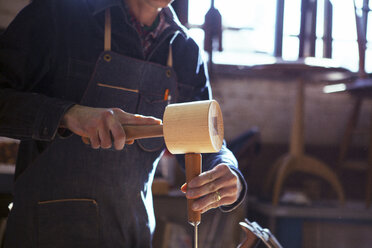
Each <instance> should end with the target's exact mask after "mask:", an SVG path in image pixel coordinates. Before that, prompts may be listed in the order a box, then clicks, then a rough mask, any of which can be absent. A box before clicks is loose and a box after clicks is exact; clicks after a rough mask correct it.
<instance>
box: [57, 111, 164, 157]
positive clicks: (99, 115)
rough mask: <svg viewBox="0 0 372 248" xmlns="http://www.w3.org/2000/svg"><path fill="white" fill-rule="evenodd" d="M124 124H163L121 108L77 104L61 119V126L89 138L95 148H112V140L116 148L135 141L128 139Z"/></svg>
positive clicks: (118, 148) (157, 120)
mask: <svg viewBox="0 0 372 248" xmlns="http://www.w3.org/2000/svg"><path fill="white" fill-rule="evenodd" d="M122 124H132V125H133V124H138V125H157V124H161V120H159V119H156V118H154V117H146V116H142V115H134V114H130V113H126V112H124V111H123V110H121V109H119V108H91V107H86V106H81V105H75V106H73V107H71V108H70V109H69V110H68V111H67V112H66V114H65V115H64V117H63V119H62V121H61V127H64V128H68V129H69V130H71V131H72V132H73V133H75V134H77V135H80V136H81V137H83V138H88V139H89V141H90V144H91V146H92V148H94V149H98V148H100V147H102V148H105V149H107V148H110V147H111V146H112V141H113V143H114V147H115V149H116V150H121V149H123V148H124V145H125V144H126V143H127V144H131V143H133V140H126V137H125V132H124V129H123V128H122Z"/></svg>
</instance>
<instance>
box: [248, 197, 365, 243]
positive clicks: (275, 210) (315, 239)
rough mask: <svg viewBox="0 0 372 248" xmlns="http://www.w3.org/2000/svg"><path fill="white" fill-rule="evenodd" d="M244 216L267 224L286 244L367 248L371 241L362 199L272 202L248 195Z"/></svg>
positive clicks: (261, 223) (264, 224) (263, 224)
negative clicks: (307, 204) (302, 202)
mask: <svg viewBox="0 0 372 248" xmlns="http://www.w3.org/2000/svg"><path fill="white" fill-rule="evenodd" d="M248 218H249V219H250V220H251V221H256V222H258V223H260V225H261V226H265V227H268V228H269V229H270V230H271V232H272V233H273V234H274V235H275V236H276V238H277V239H278V240H279V242H280V243H281V244H282V246H283V247H286V248H324V247H338V248H343V247H345V248H346V247H358V248H367V247H371V244H372V235H371V234H372V209H366V208H365V205H364V202H349V201H347V202H345V205H344V206H341V205H340V204H339V203H338V202H337V201H328V202H327V201H321V202H319V203H313V204H312V205H310V206H305V205H302V206H301V205H278V206H274V205H272V204H271V202H262V201H258V200H257V199H254V198H250V199H249V200H248Z"/></svg>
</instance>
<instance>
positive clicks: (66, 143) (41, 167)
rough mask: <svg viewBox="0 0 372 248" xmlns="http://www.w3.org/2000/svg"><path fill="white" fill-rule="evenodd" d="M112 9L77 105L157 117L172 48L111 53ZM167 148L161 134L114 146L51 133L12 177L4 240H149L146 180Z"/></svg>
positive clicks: (57, 243)
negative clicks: (153, 53) (150, 55)
mask: <svg viewBox="0 0 372 248" xmlns="http://www.w3.org/2000/svg"><path fill="white" fill-rule="evenodd" d="M109 13H110V12H109V10H108V11H106V24H105V51H104V52H102V53H101V55H100V56H99V58H98V60H97V63H96V66H95V70H94V73H93V75H92V78H91V80H90V82H89V84H88V87H87V89H86V91H85V93H84V95H83V98H82V99H81V102H80V104H81V105H85V106H91V107H100V108H113V107H117V108H121V109H123V110H124V111H126V112H129V113H138V114H143V115H151V116H155V117H157V118H162V116H163V113H164V109H165V107H166V105H167V104H168V103H169V101H170V96H174V95H175V93H176V87H177V83H176V75H175V72H174V70H173V69H172V57H171V56H172V54H171V49H170V53H169V58H168V66H162V65H159V64H154V63H150V62H146V61H142V60H137V59H133V58H130V57H127V56H123V55H120V54H117V53H114V52H112V51H111V48H110V46H111V45H110V44H111V40H110V39H111V25H110V15H109ZM164 148H165V146H164V140H163V139H162V138H153V139H147V140H140V141H136V142H135V144H133V145H126V146H125V148H124V149H123V150H122V151H116V150H113V149H109V150H104V149H98V150H94V149H92V148H91V147H90V146H88V145H85V144H84V143H83V142H82V140H81V137H79V136H77V135H72V136H71V137H69V138H59V137H56V139H55V140H54V141H53V142H52V143H51V144H50V145H49V146H48V148H46V150H45V151H44V152H43V153H42V154H41V155H39V157H38V158H37V159H36V161H35V162H34V163H32V164H31V165H29V166H28V167H27V169H26V170H25V171H24V172H23V173H22V174H21V175H20V176H19V177H18V179H17V181H16V182H15V190H14V205H13V209H12V210H11V212H10V215H9V219H8V226H7V233H6V239H5V247H6V248H8V247H9V248H10V247H23V248H26V247H35V248H36V247H38V248H39V247H40V248H44V247H45V248H46V247H48V248H50V247H53V248H59V247H61V248H62V247H64V248H66V247H69V248H72V247H76V248H82V247H90V248H102V247H108V248H115V247H131V248H134V247H151V235H152V232H153V231H154V228H155V218H154V213H153V205H152V193H151V184H152V180H153V176H154V172H155V167H156V163H157V161H158V158H159V156H160V154H161V152H162V151H163V149H164Z"/></svg>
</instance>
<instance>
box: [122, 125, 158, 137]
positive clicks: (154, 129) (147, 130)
mask: <svg viewBox="0 0 372 248" xmlns="http://www.w3.org/2000/svg"><path fill="white" fill-rule="evenodd" d="M123 128H124V131H125V135H126V139H127V140H136V139H145V138H156V137H163V125H123Z"/></svg>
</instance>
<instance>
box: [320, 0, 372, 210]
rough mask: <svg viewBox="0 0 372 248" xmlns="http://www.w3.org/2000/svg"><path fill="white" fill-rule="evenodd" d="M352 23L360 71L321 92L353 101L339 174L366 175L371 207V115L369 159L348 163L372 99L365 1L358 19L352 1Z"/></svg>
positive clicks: (367, 193) (366, 4) (367, 204)
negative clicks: (364, 111) (365, 107)
mask: <svg viewBox="0 0 372 248" xmlns="http://www.w3.org/2000/svg"><path fill="white" fill-rule="evenodd" d="M354 9H355V20H356V29H357V38H358V52H359V70H358V75H357V77H356V79H355V80H353V82H351V83H346V84H336V85H328V86H326V87H325V88H324V91H325V92H326V93H337V92H347V93H349V94H350V95H351V96H352V97H353V100H354V106H353V108H352V110H351V113H350V115H349V119H348V123H347V125H346V128H345V132H344V135H343V138H342V140H341V144H340V151H339V157H338V164H339V170H340V172H342V171H343V170H345V169H352V170H359V171H366V172H367V173H366V206H367V208H368V207H370V206H371V202H372V113H371V124H370V128H369V130H368V132H367V133H369V136H368V139H369V147H368V156H367V158H366V159H365V160H362V161H355V160H354V161H352V160H348V159H347V158H348V152H349V150H350V148H351V143H352V140H353V135H355V134H356V133H360V132H359V130H357V124H358V119H359V116H360V109H361V106H362V104H363V102H364V100H366V99H371V98H372V76H371V75H368V74H367V72H366V70H365V56H366V43H367V40H366V30H367V17H368V11H370V10H369V8H368V0H364V7H363V12H364V13H363V14H362V15H359V14H358V10H357V7H356V4H355V0H354ZM364 134H366V133H364Z"/></svg>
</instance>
